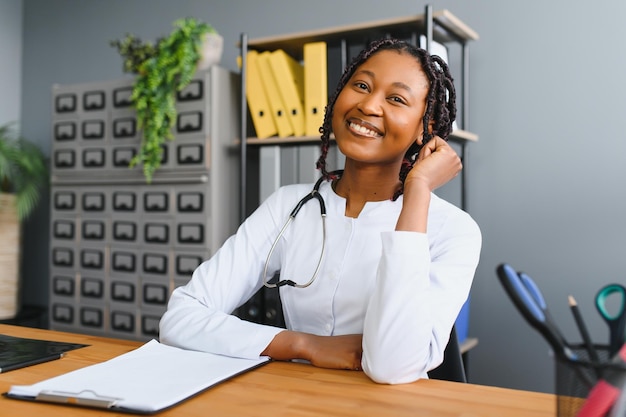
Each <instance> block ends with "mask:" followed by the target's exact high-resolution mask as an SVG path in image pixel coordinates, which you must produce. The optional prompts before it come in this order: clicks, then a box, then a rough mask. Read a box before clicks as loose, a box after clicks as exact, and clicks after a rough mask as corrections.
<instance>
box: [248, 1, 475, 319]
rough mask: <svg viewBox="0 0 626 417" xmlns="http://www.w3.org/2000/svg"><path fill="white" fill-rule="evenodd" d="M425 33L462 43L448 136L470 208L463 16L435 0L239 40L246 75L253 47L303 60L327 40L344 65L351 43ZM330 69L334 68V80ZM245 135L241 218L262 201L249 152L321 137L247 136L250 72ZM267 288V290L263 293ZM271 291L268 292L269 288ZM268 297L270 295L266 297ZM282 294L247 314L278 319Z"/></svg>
mask: <svg viewBox="0 0 626 417" xmlns="http://www.w3.org/2000/svg"><path fill="white" fill-rule="evenodd" d="M420 35H424V36H425V37H426V47H427V48H430V45H432V41H433V40H434V41H437V42H439V43H443V44H446V43H456V44H458V45H460V55H461V56H460V62H461V68H460V72H461V76H460V79H459V80H458V85H457V98H458V102H457V107H459V108H460V111H459V112H457V115H460V120H457V124H458V126H459V127H460V128H459V129H455V130H454V131H453V132H452V133H451V135H450V137H449V141H451V142H455V143H458V144H459V145H460V149H461V150H460V157H461V159H462V161H463V165H464V169H463V171H462V172H461V179H460V181H461V208H462V209H466V208H467V192H466V183H467V181H466V173H467V171H468V164H467V162H468V161H467V155H468V144H469V143H470V142H476V141H478V135H476V134H475V133H472V132H471V131H470V130H469V123H468V121H469V45H468V44H469V42H471V41H475V40H478V38H479V36H478V34H477V33H476V32H475V31H474V30H472V29H471V28H470V27H469V26H467V25H466V24H464V23H463V22H462V21H461V20H460V19H458V18H457V17H456V16H454V15H453V14H452V13H451V12H449V11H448V10H439V11H434V12H433V10H432V7H431V6H430V5H427V6H425V11H424V13H423V14H420V15H414V16H406V17H401V18H396V19H383V20H377V21H371V22H366V23H359V24H354V25H346V26H339V27H333V28H326V29H320V30H314V31H306V32H299V33H293V34H287V35H280V36H273V37H264V38H258V39H248V36H247V34H245V33H242V34H241V40H240V48H241V52H240V56H241V58H242V60H241V74H245V73H246V64H247V62H246V56H247V51H248V50H249V49H254V50H257V51H259V52H262V51H273V50H276V49H283V50H284V51H285V52H287V53H288V54H289V55H291V56H292V57H293V58H295V59H296V60H302V58H303V46H304V44H305V43H308V42H317V41H325V42H327V44H328V45H329V48H330V47H331V45H332V47H333V48H335V49H338V50H339V56H340V61H341V67H342V68H345V67H346V66H347V65H348V63H349V59H350V58H351V57H350V56H349V55H350V52H351V47H355V46H357V45H362V46H361V47H359V49H362V47H364V46H365V45H366V44H367V43H369V41H372V40H375V39H379V38H382V37H387V36H391V37H396V38H399V39H405V40H408V41H410V42H412V43H414V44H417V43H418V40H419V37H420ZM330 78H331V74H330V73H329V83H330ZM240 122H241V126H240V132H241V137H242V138H245V140H242V142H241V149H240V154H241V155H240V156H241V173H240V178H241V184H240V187H241V194H240V203H241V206H240V214H241V220H242V221H243V220H245V218H246V217H247V215H248V214H249V212H250V211H251V207H250V206H254V207H256V205H257V203H254V204H250V202H249V201H247V199H248V192H249V187H248V183H247V182H248V181H247V178H248V175H249V173H248V171H247V169H248V167H249V164H248V162H249V158H248V151H250V150H251V149H253V150H255V151H256V150H258V148H260V147H263V146H270V145H271V146H276V145H278V146H299V145H311V144H314V143H316V142H319V141H320V138H319V137H317V136H292V137H287V138H279V137H270V138H264V139H259V138H255V137H251V136H248V107H247V101H246V77H245V76H242V77H241V120H240ZM263 292H265V291H264V289H262V290H261V291H260V293H263ZM268 293H269V292H268ZM264 297H265V298H264ZM277 299H278V297H277V295H275V294H272V295H265V296H264V295H263V294H257V295H256V296H255V297H253V300H251V301H250V302H249V303H248V305H247V306H246V305H244V307H243V310H245V309H247V308H248V309H249V310H250V313H249V314H246V313H245V311H244V313H243V314H244V316H246V317H247V318H248V319H252V320H255V319H257V320H260V321H264V322H268V323H275V320H276V319H277V318H276V317H275V315H276V314H277V313H279V310H280V309H279V308H277V307H276V305H275V304H274V303H275V300H277ZM268 305H269V308H271V309H272V311H273V312H272V313H271V314H270V313H267V312H265V310H266V309H267V308H266V307H267V306H268Z"/></svg>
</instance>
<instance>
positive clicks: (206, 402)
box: [0, 324, 556, 417]
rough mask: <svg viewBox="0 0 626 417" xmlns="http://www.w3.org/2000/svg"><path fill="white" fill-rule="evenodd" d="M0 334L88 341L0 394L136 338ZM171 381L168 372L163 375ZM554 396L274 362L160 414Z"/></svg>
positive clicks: (295, 412) (401, 411) (527, 406)
mask: <svg viewBox="0 0 626 417" xmlns="http://www.w3.org/2000/svg"><path fill="white" fill-rule="evenodd" d="M0 333H2V334H7V335H11V336H20V337H29V338H36V339H49V340H56V341H63V342H71V343H87V344H89V345H90V346H89V347H85V348H81V349H78V350H74V351H71V352H69V353H68V354H67V355H66V356H65V357H64V358H62V359H60V360H55V361H52V362H47V363H42V364H39V365H35V366H31V367H27V368H23V369H19V370H15V371H10V372H7V373H4V374H0V392H2V393H4V392H6V391H8V389H9V388H10V387H11V386H12V385H29V384H33V383H35V382H39V381H41V380H43V379H47V378H50V377H53V376H56V375H59V374H62V373H65V372H69V371H72V370H75V369H79V368H82V367H84V366H87V365H91V364H94V363H97V362H101V361H104V360H107V359H110V358H113V357H115V356H118V355H121V354H123V353H126V352H128V351H130V350H132V349H135V348H136V347H138V346H140V345H141V343H139V342H132V341H125V340H117V339H109V338H103V337H95V336H86V335H79V334H72V333H63V332H57V331H50V330H42V329H32V328H25V327H18V326H10V325H2V324H0ZM163 377H164V378H167V376H166V375H164V376H163ZM555 404H556V399H555V396H554V395H551V394H544V393H536V392H528V391H517V390H511V389H504V388H496V387H487V386H481V385H473V384H462V383H455V382H447V381H435V380H421V381H417V382H415V383H412V384H404V385H380V384H376V383H374V382H372V381H371V380H370V379H369V378H368V377H367V376H366V375H365V374H363V373H362V372H355V371H339V370H328V369H320V368H315V367H313V366H311V365H306V364H298V363H287V362H272V363H270V364H267V365H264V366H262V367H260V368H258V369H255V370H253V371H251V372H248V373H246V374H243V375H240V376H238V377H235V378H233V379H231V380H229V381H226V382H224V383H222V384H220V385H217V386H215V387H213V388H210V389H208V390H207V391H204V392H203V393H201V394H200V395H197V396H195V397H193V398H190V399H189V400H187V401H185V402H182V403H180V404H179V405H177V406H175V407H173V408H170V409H168V410H166V411H164V412H162V413H159V414H157V415H158V416H163V417H166V416H176V417H183V416H202V417H206V416H212V417H219V416H228V417H236V416H245V417H256V416H259V417H261V416H262V417H293V416H309V417H312V416H344V417H349V416H359V417H362V416H376V417H381V416H393V417H402V416H411V417H414V416H430V417H439V416H441V417H554V415H555ZM0 416H46V417H56V416H59V417H74V416H102V417H108V416H111V417H112V416H120V417H121V416H124V417H128V414H120V413H113V412H109V411H101V410H95V409H85V408H77V407H69V406H63V405H55V404H42V403H34V402H29V401H19V400H13V399H8V398H5V397H0Z"/></svg>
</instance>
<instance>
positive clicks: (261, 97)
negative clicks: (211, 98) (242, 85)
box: [246, 50, 276, 139]
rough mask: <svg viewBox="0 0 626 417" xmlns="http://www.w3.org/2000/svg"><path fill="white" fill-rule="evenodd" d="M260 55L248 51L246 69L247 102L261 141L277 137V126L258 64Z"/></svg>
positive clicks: (253, 51)
mask: <svg viewBox="0 0 626 417" xmlns="http://www.w3.org/2000/svg"><path fill="white" fill-rule="evenodd" d="M258 56H259V53H258V52H257V51H255V50H250V51H248V54H247V67H246V87H247V88H246V100H248V107H249V108H250V115H251V117H252V123H253V124H254V129H255V130H256V135H257V137H258V138H259V139H263V138H267V137H269V136H274V135H276V125H275V124H274V119H273V118H272V112H271V108H270V105H269V103H268V100H267V97H266V96H265V90H264V88H263V82H262V81H261V73H260V71H259V63H258Z"/></svg>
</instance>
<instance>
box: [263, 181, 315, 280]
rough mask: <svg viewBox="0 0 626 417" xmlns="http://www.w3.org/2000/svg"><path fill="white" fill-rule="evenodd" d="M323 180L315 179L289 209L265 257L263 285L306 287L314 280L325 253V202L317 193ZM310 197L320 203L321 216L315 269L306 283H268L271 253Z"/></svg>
mask: <svg viewBox="0 0 626 417" xmlns="http://www.w3.org/2000/svg"><path fill="white" fill-rule="evenodd" d="M323 180H324V178H323V177H322V178H320V179H318V180H317V182H316V183H315V185H314V186H313V190H311V192H310V193H309V194H307V195H305V196H304V197H303V198H302V199H301V200H300V201H299V202H298V204H296V206H295V207H294V208H293V210H292V211H291V213H290V214H289V217H288V218H287V221H286V222H285V224H284V225H283V227H282V228H281V229H280V232H279V233H278V236H277V237H276V239H274V242H273V243H272V246H271V248H270V251H269V253H268V254H267V258H266V259H265V267H264V268H263V285H264V286H265V287H267V288H276V287H282V286H284V285H289V286H291V287H295V288H306V287H308V286H310V285H311V284H313V281H315V279H316V278H317V276H318V274H319V272H320V269H321V266H322V263H323V261H324V257H325V255H326V203H325V202H324V198H323V197H322V195H321V194H320V193H319V188H320V186H321V184H322V181H323ZM311 199H316V200H317V201H318V203H319V205H320V216H321V218H322V251H321V253H320V257H319V259H318V261H317V266H316V267H315V271H314V272H313V275H312V276H311V279H309V280H308V281H307V282H306V283H304V284H298V283H297V282H294V281H292V280H290V279H288V280H279V281H278V282H277V283H270V282H268V280H267V267H268V265H269V262H270V259H271V257H272V254H273V253H274V250H275V249H276V246H277V245H278V242H279V241H280V238H281V237H282V236H283V234H284V233H285V231H286V230H287V228H288V227H289V225H290V224H291V222H293V220H295V218H296V216H297V215H298V213H299V212H300V209H301V208H302V207H303V206H304V205H305V204H306V203H308V202H309V200H311Z"/></svg>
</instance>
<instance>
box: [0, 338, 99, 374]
mask: <svg viewBox="0 0 626 417" xmlns="http://www.w3.org/2000/svg"><path fill="white" fill-rule="evenodd" d="M85 346H88V345H83V344H80V343H65V342H54V341H49V340H39V339H27V338H23V337H13V336H7V335H4V334H0V373H3V372H8V371H12V370H14V369H19V368H24V367H26V366H31V365H36V364H38V363H43V362H47V361H51V360H54V359H60V358H61V357H62V356H63V354H65V352H68V351H70V350H74V349H78V348H81V347H85Z"/></svg>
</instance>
